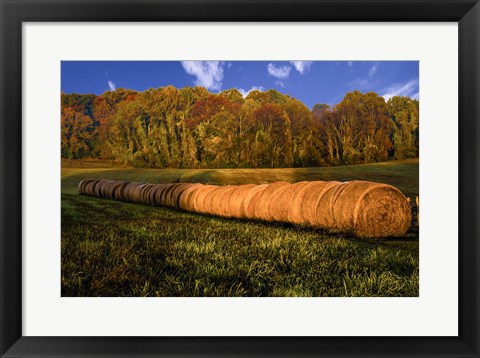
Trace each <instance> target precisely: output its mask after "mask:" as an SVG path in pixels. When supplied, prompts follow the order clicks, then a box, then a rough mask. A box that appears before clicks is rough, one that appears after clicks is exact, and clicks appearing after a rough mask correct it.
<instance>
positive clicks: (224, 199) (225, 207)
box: [218, 185, 238, 218]
mask: <svg viewBox="0 0 480 358" xmlns="http://www.w3.org/2000/svg"><path fill="white" fill-rule="evenodd" d="M237 189H238V186H237V185H231V186H230V187H229V188H228V189H225V191H223V193H221V194H220V201H219V203H218V210H219V213H218V215H220V216H222V217H227V218H230V217H233V216H232V213H231V212H230V199H231V197H232V195H233V193H235V192H236V191H237Z"/></svg>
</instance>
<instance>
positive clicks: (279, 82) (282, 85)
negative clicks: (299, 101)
mask: <svg viewBox="0 0 480 358" xmlns="http://www.w3.org/2000/svg"><path fill="white" fill-rule="evenodd" d="M275 84H276V85H279V86H280V87H282V88H285V83H283V82H282V81H277V82H275Z"/></svg>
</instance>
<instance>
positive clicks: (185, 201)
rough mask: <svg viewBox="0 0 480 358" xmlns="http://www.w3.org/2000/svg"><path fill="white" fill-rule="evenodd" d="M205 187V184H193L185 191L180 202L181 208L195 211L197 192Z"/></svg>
mask: <svg viewBox="0 0 480 358" xmlns="http://www.w3.org/2000/svg"><path fill="white" fill-rule="evenodd" d="M203 186H204V185H203V184H192V185H191V186H190V187H188V188H187V189H185V191H184V192H183V193H182V195H180V200H179V203H178V206H179V208H180V209H182V210H186V211H195V207H194V205H193V198H194V196H195V192H196V191H197V190H199V189H200V188H201V187H203Z"/></svg>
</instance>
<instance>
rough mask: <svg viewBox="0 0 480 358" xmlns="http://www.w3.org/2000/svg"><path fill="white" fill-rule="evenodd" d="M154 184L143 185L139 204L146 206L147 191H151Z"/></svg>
mask: <svg viewBox="0 0 480 358" xmlns="http://www.w3.org/2000/svg"><path fill="white" fill-rule="evenodd" d="M154 185H155V184H145V186H143V187H142V189H141V190H140V199H139V200H140V201H139V203H142V204H148V191H149V190H150V189H152V187H153V186H154Z"/></svg>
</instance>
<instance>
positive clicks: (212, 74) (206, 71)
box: [182, 61, 225, 91]
mask: <svg viewBox="0 0 480 358" xmlns="http://www.w3.org/2000/svg"><path fill="white" fill-rule="evenodd" d="M224 65H225V63H224V62H221V61H182V66H183V69H184V70H185V71H186V72H187V73H188V74H189V75H192V76H195V77H196V78H197V79H196V80H195V84H196V85H197V86H203V87H205V88H206V89H209V90H217V91H218V90H220V88H222V79H223V67H224Z"/></svg>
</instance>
